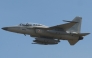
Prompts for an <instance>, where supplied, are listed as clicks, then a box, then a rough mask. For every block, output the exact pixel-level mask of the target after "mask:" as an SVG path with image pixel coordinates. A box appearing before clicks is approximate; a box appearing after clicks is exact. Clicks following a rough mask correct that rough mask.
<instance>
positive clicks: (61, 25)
mask: <svg viewBox="0 0 92 58" xmlns="http://www.w3.org/2000/svg"><path fill="white" fill-rule="evenodd" d="M75 24H76V22H70V23H66V24H60V25H56V26H52V27H49V28H51V29H53V28H55V29H56V28H59V29H60V28H61V29H64V30H67V29H69V28H71V27H72V26H73V25H75Z"/></svg>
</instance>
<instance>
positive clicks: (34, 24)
mask: <svg viewBox="0 0 92 58" xmlns="http://www.w3.org/2000/svg"><path fill="white" fill-rule="evenodd" d="M19 26H43V25H42V24H36V23H33V24H29V23H26V24H22V23H21V24H19Z"/></svg>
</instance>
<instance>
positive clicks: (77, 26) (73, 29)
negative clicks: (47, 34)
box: [68, 16, 82, 33]
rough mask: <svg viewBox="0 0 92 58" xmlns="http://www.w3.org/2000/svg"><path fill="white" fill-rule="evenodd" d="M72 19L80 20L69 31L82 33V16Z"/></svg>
mask: <svg viewBox="0 0 92 58" xmlns="http://www.w3.org/2000/svg"><path fill="white" fill-rule="evenodd" d="M72 21H74V22H78V23H76V24H75V25H74V26H72V27H71V28H69V29H68V31H70V32H77V33H80V30H81V21H82V17H78V16H77V17H75V18H74V19H73V20H72Z"/></svg>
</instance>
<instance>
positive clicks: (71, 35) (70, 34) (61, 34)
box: [2, 16, 90, 45]
mask: <svg viewBox="0 0 92 58" xmlns="http://www.w3.org/2000/svg"><path fill="white" fill-rule="evenodd" d="M63 21H64V22H67V23H65V24H60V25H56V26H46V25H42V24H37V23H26V24H22V23H21V24H19V25H17V26H9V27H3V28H2V29H3V30H6V31H10V32H14V33H19V34H24V35H25V36H26V35H30V37H34V38H35V40H33V43H32V44H42V45H54V44H58V43H60V41H61V40H67V41H68V42H69V44H70V45H75V44H76V43H77V42H78V41H79V40H83V39H84V36H86V35H88V34H90V33H81V32H80V30H81V22H82V17H79V16H76V17H75V18H74V19H73V20H72V21H67V20H63Z"/></svg>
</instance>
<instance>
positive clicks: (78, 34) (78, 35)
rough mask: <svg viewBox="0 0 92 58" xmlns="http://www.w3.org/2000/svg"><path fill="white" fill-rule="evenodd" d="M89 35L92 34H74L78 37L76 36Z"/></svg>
mask: <svg viewBox="0 0 92 58" xmlns="http://www.w3.org/2000/svg"><path fill="white" fill-rule="evenodd" d="M88 34H90V33H79V34H74V35H76V36H86V35H88Z"/></svg>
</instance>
